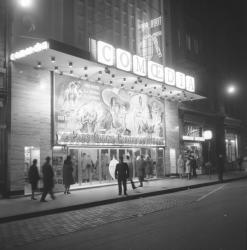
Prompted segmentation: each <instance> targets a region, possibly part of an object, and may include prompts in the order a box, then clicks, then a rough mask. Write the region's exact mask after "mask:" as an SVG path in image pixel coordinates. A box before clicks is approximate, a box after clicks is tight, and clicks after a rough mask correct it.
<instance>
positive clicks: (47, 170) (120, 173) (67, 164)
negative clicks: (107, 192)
mask: <svg viewBox="0 0 247 250" xmlns="http://www.w3.org/2000/svg"><path fill="white" fill-rule="evenodd" d="M50 161H51V158H50V157H49V156H48V157H46V161H45V163H44V164H43V166H42V169H41V171H42V176H43V178H42V179H43V192H42V195H41V199H40V201H41V202H46V199H45V198H46V196H47V194H48V193H49V194H50V196H51V198H52V199H53V200H54V199H55V196H54V193H53V188H54V172H53V168H52V166H51V163H50ZM133 171H134V168H133V163H132V161H131V159H130V156H129V155H127V156H126V162H124V161H123V156H120V157H119V163H118V164H117V165H116V169H115V178H116V179H117V180H118V189H119V195H121V194H122V186H123V191H124V194H125V195H127V180H129V181H130V183H131V186H132V189H136V188H137V187H136V186H135V183H134V181H133V175H134V172H133ZM152 174H153V162H152V160H151V158H150V157H149V156H147V157H146V159H144V156H143V155H140V156H137V159H136V175H137V177H138V179H139V182H140V185H139V187H143V181H144V178H145V177H146V178H151V177H152ZM28 178H29V182H30V184H31V190H32V194H31V199H32V200H36V198H35V196H34V192H35V190H37V186H38V181H39V180H40V179H41V177H40V174H39V171H38V167H37V159H34V160H33V164H32V166H31V167H30V168H29V172H28ZM74 183H75V181H74V177H73V163H72V160H71V156H67V158H66V160H65V161H64V164H63V184H64V188H65V190H64V194H70V186H71V185H72V184H74Z"/></svg>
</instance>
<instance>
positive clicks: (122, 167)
mask: <svg viewBox="0 0 247 250" xmlns="http://www.w3.org/2000/svg"><path fill="white" fill-rule="evenodd" d="M115 177H116V179H117V180H118V194H119V195H122V186H123V190H124V195H127V185H126V182H127V179H128V178H129V167H128V165H127V163H125V162H123V156H120V157H119V163H118V164H117V165H116V170H115Z"/></svg>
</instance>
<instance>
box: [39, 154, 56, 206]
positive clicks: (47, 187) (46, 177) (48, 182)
mask: <svg viewBox="0 0 247 250" xmlns="http://www.w3.org/2000/svg"><path fill="white" fill-rule="evenodd" d="M50 161H51V158H50V157H49V156H47V157H46V159H45V163H44V165H43V166H42V173H43V184H44V186H43V193H42V196H41V199H40V201H41V202H45V201H46V200H45V198H46V195H47V194H48V193H49V194H50V196H51V198H52V199H53V200H54V199H55V196H54V194H53V187H54V181H53V177H54V172H53V169H52V166H51V164H50Z"/></svg>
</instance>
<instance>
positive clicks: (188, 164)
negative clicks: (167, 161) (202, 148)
mask: <svg viewBox="0 0 247 250" xmlns="http://www.w3.org/2000/svg"><path fill="white" fill-rule="evenodd" d="M185 174H186V175H187V179H188V180H189V179H190V174H191V161H190V158H189V157H187V159H186V162H185Z"/></svg>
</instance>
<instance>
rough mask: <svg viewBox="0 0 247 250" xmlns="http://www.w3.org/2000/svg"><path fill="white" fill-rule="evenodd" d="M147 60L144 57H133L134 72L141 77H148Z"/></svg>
mask: <svg viewBox="0 0 247 250" xmlns="http://www.w3.org/2000/svg"><path fill="white" fill-rule="evenodd" d="M146 63H147V62H146V60H145V58H143V57H140V56H137V55H134V56H133V72H134V73H135V74H137V75H139V76H146V75H147V67H146Z"/></svg>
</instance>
